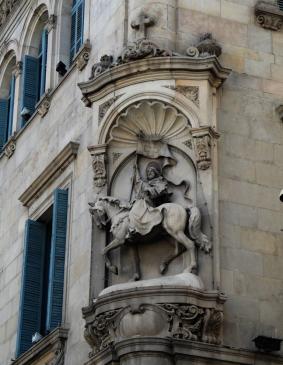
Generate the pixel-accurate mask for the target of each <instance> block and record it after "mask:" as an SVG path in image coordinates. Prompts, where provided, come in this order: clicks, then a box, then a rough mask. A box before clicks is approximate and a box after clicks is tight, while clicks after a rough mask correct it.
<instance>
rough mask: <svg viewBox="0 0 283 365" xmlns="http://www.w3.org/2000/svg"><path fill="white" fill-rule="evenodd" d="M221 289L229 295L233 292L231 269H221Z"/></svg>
mask: <svg viewBox="0 0 283 365" xmlns="http://www.w3.org/2000/svg"><path fill="white" fill-rule="evenodd" d="M221 291H223V292H224V293H225V294H226V295H229V296H230V295H232V294H234V273H233V271H232V270H221Z"/></svg>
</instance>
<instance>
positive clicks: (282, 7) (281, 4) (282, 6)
mask: <svg viewBox="0 0 283 365" xmlns="http://www.w3.org/2000/svg"><path fill="white" fill-rule="evenodd" d="M277 4H278V7H279V9H280V10H281V11H283V0H277Z"/></svg>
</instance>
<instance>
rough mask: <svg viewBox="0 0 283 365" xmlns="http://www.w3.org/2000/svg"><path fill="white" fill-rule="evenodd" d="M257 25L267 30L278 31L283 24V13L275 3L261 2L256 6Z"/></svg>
mask: <svg viewBox="0 0 283 365" xmlns="http://www.w3.org/2000/svg"><path fill="white" fill-rule="evenodd" d="M255 16H256V21H257V23H258V24H259V25H260V26H261V27H262V28H265V29H270V30H275V31H278V30H280V29H281V27H282V24H283V12H282V11H281V10H280V9H279V8H278V6H277V5H276V4H275V3H274V4H272V3H268V2H265V1H259V2H258V3H257V4H256V6H255Z"/></svg>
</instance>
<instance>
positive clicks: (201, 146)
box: [191, 127, 220, 170]
mask: <svg viewBox="0 0 283 365" xmlns="http://www.w3.org/2000/svg"><path fill="white" fill-rule="evenodd" d="M191 133H192V136H193V138H194V146H195V153H196V161H197V166H198V168H199V169H200V170H207V169H208V168H210V166H211V163H212V158H211V148H212V145H213V141H214V140H215V139H218V138H219V137H220V135H219V133H218V132H216V131H215V130H214V129H213V128H211V127H200V128H194V129H192V130H191Z"/></svg>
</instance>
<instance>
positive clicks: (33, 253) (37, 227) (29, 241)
mask: <svg viewBox="0 0 283 365" xmlns="http://www.w3.org/2000/svg"><path fill="white" fill-rule="evenodd" d="M45 237H46V227H45V225H44V224H43V223H39V222H35V221H32V220H30V219H29V220H28V221H27V223H26V231H25V246H24V257H23V274H22V292H21V300H20V309H19V328H18V337H17V351H16V352H17V356H19V355H21V354H22V353H23V352H25V351H26V350H28V349H29V348H30V347H31V346H32V342H31V340H32V335H33V334H34V333H35V332H40V326H41V305H42V285H43V268H44V250H45Z"/></svg>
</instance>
